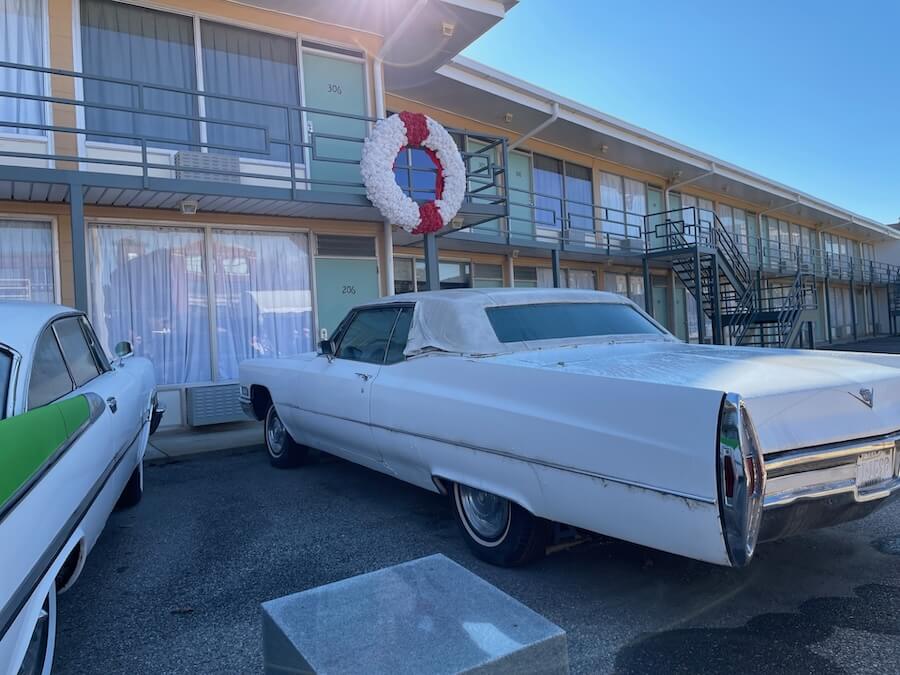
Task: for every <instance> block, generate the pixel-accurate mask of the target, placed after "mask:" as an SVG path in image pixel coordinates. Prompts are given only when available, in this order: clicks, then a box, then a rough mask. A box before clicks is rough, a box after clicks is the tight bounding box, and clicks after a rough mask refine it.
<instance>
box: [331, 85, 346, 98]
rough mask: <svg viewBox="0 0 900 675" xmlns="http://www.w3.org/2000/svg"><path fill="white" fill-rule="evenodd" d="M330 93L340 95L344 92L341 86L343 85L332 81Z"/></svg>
mask: <svg viewBox="0 0 900 675" xmlns="http://www.w3.org/2000/svg"><path fill="white" fill-rule="evenodd" d="M328 93H329V94H337V95H338V96H340V95H341V94H343V93H344V90H343V89H342V88H341V85H339V84H335V83H331V84H329V85H328Z"/></svg>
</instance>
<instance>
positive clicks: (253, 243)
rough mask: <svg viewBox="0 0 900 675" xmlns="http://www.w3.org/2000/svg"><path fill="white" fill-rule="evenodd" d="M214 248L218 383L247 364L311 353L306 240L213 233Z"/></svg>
mask: <svg viewBox="0 0 900 675" xmlns="http://www.w3.org/2000/svg"><path fill="white" fill-rule="evenodd" d="M212 249H213V257H214V260H213V262H212V264H213V270H214V272H215V280H216V281H215V284H216V344H217V345H218V377H219V379H223V380H232V379H236V378H237V376H238V364H239V363H240V362H241V361H243V360H244V359H252V358H256V357H262V356H272V357H280V356H293V355H295V354H302V353H303V352H309V351H312V350H313V349H314V344H315V336H314V335H313V331H314V329H313V321H312V295H311V292H310V278H309V244H308V239H307V236H306V235H305V234H302V233H296V232H285V233H269V232H252V231H234V230H215V231H214V232H213V239H212Z"/></svg>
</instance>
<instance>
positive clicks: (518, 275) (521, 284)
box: [513, 265, 538, 288]
mask: <svg viewBox="0 0 900 675" xmlns="http://www.w3.org/2000/svg"><path fill="white" fill-rule="evenodd" d="M513 282H514V283H513V285H514V286H515V287H516V288H537V287H538V283H537V268H536V267H520V266H518V265H516V266H515V267H514V268H513Z"/></svg>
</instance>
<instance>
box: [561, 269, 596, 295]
mask: <svg viewBox="0 0 900 675" xmlns="http://www.w3.org/2000/svg"><path fill="white" fill-rule="evenodd" d="M566 278H567V281H568V283H567V284H566V285H567V286H568V287H569V288H583V289H587V290H590V291H593V290H594V289H595V288H596V284H595V283H594V273H593V272H592V271H591V270H568V271H567V273H566Z"/></svg>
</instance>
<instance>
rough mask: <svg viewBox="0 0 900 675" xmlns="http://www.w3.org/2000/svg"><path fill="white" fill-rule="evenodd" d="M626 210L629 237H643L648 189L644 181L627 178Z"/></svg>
mask: <svg viewBox="0 0 900 675" xmlns="http://www.w3.org/2000/svg"><path fill="white" fill-rule="evenodd" d="M625 210H626V211H627V212H628V216H627V221H628V225H629V228H628V231H627V232H626V233H625V234H627V235H628V236H629V237H641V236H643V232H644V219H643V217H642V216H645V215H647V189H646V187H645V186H644V184H643V183H641V182H640V181H637V180H632V179H631V178H626V179H625Z"/></svg>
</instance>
